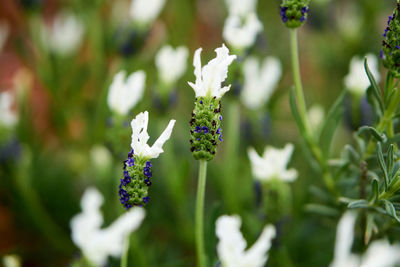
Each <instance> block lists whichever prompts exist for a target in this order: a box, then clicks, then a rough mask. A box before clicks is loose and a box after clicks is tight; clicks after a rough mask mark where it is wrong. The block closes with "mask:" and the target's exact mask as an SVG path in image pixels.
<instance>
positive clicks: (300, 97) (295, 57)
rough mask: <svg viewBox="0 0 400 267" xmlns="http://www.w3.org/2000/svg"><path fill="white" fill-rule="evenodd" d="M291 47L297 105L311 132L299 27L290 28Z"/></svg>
mask: <svg viewBox="0 0 400 267" xmlns="http://www.w3.org/2000/svg"><path fill="white" fill-rule="evenodd" d="M290 48H291V52H292V53H291V54H292V67H293V79H294V85H295V92H296V98H297V105H298V107H299V114H300V117H301V120H302V121H303V124H304V127H305V129H306V132H307V133H309V132H310V131H309V129H310V128H309V125H308V120H307V108H306V101H305V99H304V94H303V86H302V84H301V76H300V63H299V50H298V47H297V29H291V30H290Z"/></svg>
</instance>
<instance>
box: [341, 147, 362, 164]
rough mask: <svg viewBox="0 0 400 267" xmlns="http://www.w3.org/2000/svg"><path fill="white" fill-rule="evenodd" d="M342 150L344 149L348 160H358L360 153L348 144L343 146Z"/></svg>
mask: <svg viewBox="0 0 400 267" xmlns="http://www.w3.org/2000/svg"><path fill="white" fill-rule="evenodd" d="M344 150H345V151H346V153H347V155H348V157H349V160H351V161H359V160H360V155H359V154H358V153H357V151H356V150H355V149H354V148H353V147H352V146H351V145H349V144H347V145H345V146H344Z"/></svg>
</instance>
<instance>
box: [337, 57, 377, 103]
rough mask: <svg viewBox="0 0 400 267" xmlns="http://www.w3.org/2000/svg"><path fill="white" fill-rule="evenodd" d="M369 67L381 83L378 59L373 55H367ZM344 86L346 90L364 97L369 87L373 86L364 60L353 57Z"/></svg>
mask: <svg viewBox="0 0 400 267" xmlns="http://www.w3.org/2000/svg"><path fill="white" fill-rule="evenodd" d="M365 57H366V58H367V62H368V67H369V69H370V70H371V72H372V74H373V75H374V77H375V80H376V82H377V83H379V81H380V78H381V76H380V74H379V69H378V59H377V58H376V57H375V56H374V55H373V54H367V55H366V56H365ZM344 85H345V87H346V89H347V90H348V91H349V92H350V93H352V94H354V95H356V96H359V97H360V96H363V95H364V94H365V92H366V91H367V89H368V87H370V86H371V84H370V82H369V79H368V76H367V73H366V72H365V69H364V58H360V57H357V56H355V57H353V58H352V59H351V62H350V70H349V74H347V75H346V77H344Z"/></svg>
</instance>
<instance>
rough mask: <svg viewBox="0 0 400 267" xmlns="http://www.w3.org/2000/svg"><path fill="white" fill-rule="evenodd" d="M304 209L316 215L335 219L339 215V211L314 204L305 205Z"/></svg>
mask: <svg viewBox="0 0 400 267" xmlns="http://www.w3.org/2000/svg"><path fill="white" fill-rule="evenodd" d="M304 209H305V211H307V212H311V213H316V214H319V215H324V216H332V217H336V216H338V215H339V214H340V213H339V211H338V210H336V209H333V208H331V207H328V206H325V205H321V204H314V203H312V204H307V205H306V206H305V208H304Z"/></svg>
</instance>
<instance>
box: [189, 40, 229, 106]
mask: <svg viewBox="0 0 400 267" xmlns="http://www.w3.org/2000/svg"><path fill="white" fill-rule="evenodd" d="M215 52H216V53H217V56H216V57H215V58H214V59H212V60H210V61H209V62H208V64H207V65H205V66H204V67H202V66H201V59H200V54H201V48H199V49H197V50H196V52H195V54H194V59H193V65H194V67H195V70H194V74H195V76H196V83H195V84H193V83H191V82H189V85H190V86H191V87H192V88H193V90H194V91H195V94H196V97H205V96H207V97H214V96H215V97H216V98H218V99H219V98H221V97H222V96H223V95H224V94H225V93H226V92H227V91H229V89H230V85H229V86H224V87H221V85H222V82H223V81H225V79H226V77H227V75H228V66H229V65H230V64H231V63H232V61H233V60H234V59H236V56H235V55H229V49H228V48H227V47H226V46H225V45H224V44H223V45H222V47H219V48H217V49H215Z"/></svg>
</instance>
